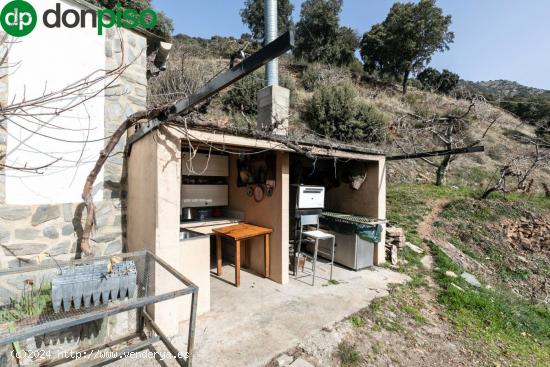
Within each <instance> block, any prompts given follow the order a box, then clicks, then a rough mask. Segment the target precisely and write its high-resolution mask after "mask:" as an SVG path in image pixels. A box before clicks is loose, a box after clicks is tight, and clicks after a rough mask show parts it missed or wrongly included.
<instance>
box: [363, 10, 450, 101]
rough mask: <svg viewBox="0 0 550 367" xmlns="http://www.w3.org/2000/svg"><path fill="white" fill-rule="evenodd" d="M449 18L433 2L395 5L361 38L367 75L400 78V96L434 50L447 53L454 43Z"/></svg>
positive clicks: (428, 60)
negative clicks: (374, 74)
mask: <svg viewBox="0 0 550 367" xmlns="http://www.w3.org/2000/svg"><path fill="white" fill-rule="evenodd" d="M450 25H451V16H450V15H444V14H443V10H442V9H441V8H439V7H437V6H436V2H435V0H420V2H418V3H396V4H394V5H393V6H392V7H391V9H390V12H389V14H388V16H387V17H386V19H385V20H384V21H383V22H382V23H379V24H375V25H374V26H373V27H372V28H371V30H370V31H369V32H366V33H365V34H364V35H363V39H362V41H361V58H362V59H363V62H364V64H365V70H366V71H368V72H374V71H378V72H380V73H381V74H387V75H391V76H394V77H395V78H396V79H398V78H401V81H402V86H403V94H405V93H406V92H407V82H408V80H409V77H410V76H411V74H413V73H416V72H418V71H420V70H421V69H423V68H424V66H425V65H426V64H428V63H429V62H430V60H431V58H432V55H433V54H434V53H435V52H436V51H441V52H442V51H446V50H448V49H449V45H450V44H451V43H452V42H453V40H454V34H453V32H450V31H449V26H450Z"/></svg>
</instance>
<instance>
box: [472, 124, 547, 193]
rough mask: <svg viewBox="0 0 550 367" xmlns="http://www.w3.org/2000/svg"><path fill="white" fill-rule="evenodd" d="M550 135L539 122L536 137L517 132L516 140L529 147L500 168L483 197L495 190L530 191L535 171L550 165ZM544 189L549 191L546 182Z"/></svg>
mask: <svg viewBox="0 0 550 367" xmlns="http://www.w3.org/2000/svg"><path fill="white" fill-rule="evenodd" d="M549 136H550V130H549V129H548V127H547V126H544V125H543V124H539V126H538V128H537V136H535V137H530V136H525V135H519V134H516V135H515V136H514V137H515V138H516V140H518V141H520V142H521V143H523V144H525V145H526V146H527V149H526V150H525V151H523V152H520V153H518V154H516V155H514V156H513V157H511V158H510V159H509V160H507V161H506V163H504V164H503V165H502V166H501V167H499V168H498V171H497V173H496V174H495V178H494V179H493V180H492V182H491V183H490V184H489V185H488V186H487V188H486V189H485V191H484V192H483V194H482V195H481V198H482V199H486V198H488V197H489V196H490V195H491V194H492V193H494V192H504V193H507V192H512V191H520V192H526V191H529V190H530V188H531V186H532V184H533V180H532V179H531V177H532V175H533V173H535V172H536V171H537V170H539V169H541V168H544V167H550V141H549V138H548V137H549ZM508 180H511V181H512V182H508ZM543 189H544V190H545V192H548V191H547V189H548V187H547V185H546V184H545V183H543Z"/></svg>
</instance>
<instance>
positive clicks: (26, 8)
mask: <svg viewBox="0 0 550 367" xmlns="http://www.w3.org/2000/svg"><path fill="white" fill-rule="evenodd" d="M37 19H38V17H37V15H36V10H34V7H33V6H32V5H31V4H29V3H28V2H26V1H24V0H14V1H11V2H9V3H7V4H6V6H4V8H3V9H2V12H1V13H0V24H1V25H2V28H4V31H6V33H7V34H9V35H11V36H14V37H23V36H26V35H27V34H29V33H31V32H32V31H33V30H34V27H36V21H37Z"/></svg>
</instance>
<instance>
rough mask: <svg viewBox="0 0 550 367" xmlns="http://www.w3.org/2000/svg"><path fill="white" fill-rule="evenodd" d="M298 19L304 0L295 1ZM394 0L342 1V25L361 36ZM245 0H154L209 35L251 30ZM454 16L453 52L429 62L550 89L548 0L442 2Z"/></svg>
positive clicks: (469, 75) (180, 23)
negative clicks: (244, 17)
mask: <svg viewBox="0 0 550 367" xmlns="http://www.w3.org/2000/svg"><path fill="white" fill-rule="evenodd" d="M291 1H292V3H293V4H294V8H295V9H294V20H295V21H298V20H299V15H300V6H301V3H302V2H303V0H291ZM394 2H395V1H394V0H344V7H343V10H342V14H341V17H340V19H341V21H340V23H341V25H344V26H348V27H351V28H353V29H355V30H356V31H357V32H358V33H359V34H360V35H362V34H363V33H364V32H366V31H368V30H369V29H370V28H371V27H372V25H374V24H376V23H379V22H381V21H383V20H384V18H385V17H386V15H387V13H388V11H389V9H390V7H391V6H392V4H393V3H394ZM243 4H244V0H153V5H154V6H155V7H156V8H157V9H159V10H162V11H164V12H166V13H167V14H168V15H170V16H171V17H172V19H173V20H174V24H175V28H176V30H175V33H184V34H188V35H190V36H196V37H204V38H210V37H211V36H214V35H220V36H235V37H239V36H240V35H241V34H242V33H246V32H248V28H247V27H246V26H245V25H243V23H242V21H241V18H240V16H239V10H240V9H241V8H242V7H243ZM438 5H439V6H440V7H442V8H443V11H444V13H445V14H450V15H452V17H453V23H452V25H451V30H452V31H453V32H454V33H455V41H454V43H453V44H452V45H451V49H450V51H447V52H444V53H438V54H436V55H434V57H433V59H432V63H431V66H433V67H435V68H437V69H449V70H451V71H454V72H457V73H458V74H459V75H460V76H461V78H462V79H466V80H472V81H483V80H495V79H508V80H513V81H517V82H518V83H521V84H524V85H527V86H531V87H536V88H542V89H548V90H550V70H549V66H550V22H549V21H548V19H549V16H550V1H549V0H438Z"/></svg>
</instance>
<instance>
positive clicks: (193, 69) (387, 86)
mask: <svg viewBox="0 0 550 367" xmlns="http://www.w3.org/2000/svg"><path fill="white" fill-rule="evenodd" d="M174 42H175V50H174V51H173V53H172V56H171V59H170V63H169V67H168V70H167V71H166V72H164V73H161V74H159V75H158V76H155V77H152V78H151V80H150V89H149V93H150V96H149V101H150V103H151V104H162V103H167V102H170V101H172V100H174V99H175V98H181V97H184V96H186V95H188V94H190V93H192V92H193V91H196V90H197V89H198V88H199V87H200V86H202V85H203V84H204V83H206V82H207V81H208V80H210V79H211V78H212V77H213V76H215V75H217V74H218V73H219V72H220V71H222V70H225V69H226V68H227V67H228V66H229V61H230V56H231V54H232V53H234V52H236V51H238V50H240V49H243V48H244V49H245V50H246V52H247V53H252V52H254V51H255V50H256V49H258V47H259V45H258V44H257V43H255V42H254V41H253V40H251V39H250V38H249V37H241V38H223V37H213V38H212V39H198V38H191V37H187V36H183V35H180V36H176V37H175V39H174ZM280 69H281V70H280V84H281V85H283V86H285V87H286V88H288V89H290V90H291V117H290V133H291V134H292V135H295V136H301V135H305V134H319V132H320V131H321V134H322V135H326V133H327V132H329V131H330V128H329V129H321V130H319V129H318V126H315V125H314V126H312V124H311V122H309V121H307V120H308V110H309V108H308V106H309V107H310V104H309V105H308V103H310V101H312V99H313V98H314V94H315V92H316V91H317V93H319V90H322V89H323V88H331V87H332V88H334V87H335V86H342V85H347V86H351V88H352V89H353V93H354V95H355V98H354V100H355V101H356V102H355V103H357V104H359V105H361V106H365V107H364V108H363V110H364V111H367V112H368V113H367V114H366V115H365V113H363V114H362V116H361V118H363V119H364V121H377V122H376V123H378V124H379V123H380V122H382V123H383V134H380V133H379V132H378V133H376V134H375V135H376V136H375V137H376V139H364V138H362V139H360V140H359V141H357V140H354V139H351V143H352V144H356V145H369V144H370V145H372V144H373V141H375V142H376V144H377V145H378V147H382V148H383V149H384V150H386V151H387V152H388V154H390V155H391V154H402V153H403V149H406V150H407V152H411V151H412V149H416V150H419V151H427V150H434V149H444V147H443V146H442V145H441V144H440V142H438V141H436V140H434V139H432V137H430V136H429V135H427V133H426V125H427V122H426V121H428V120H430V119H433V118H434V117H445V116H448V115H452V114H455V115H460V114H462V113H465V112H466V111H468V108H469V106H470V103H471V102H470V100H467V99H460V98H455V97H452V96H447V95H443V94H438V93H433V92H429V91H425V90H423V89H421V88H420V86H419V84H417V82H416V81H412V82H410V83H409V84H410V86H409V90H408V93H407V94H405V95H403V94H402V93H401V91H400V86H399V85H398V84H395V83H391V82H382V81H376V80H373V79H371V78H369V77H367V76H366V75H365V73H364V72H363V70H362V68H361V66H360V65H359V67H357V65H354V64H352V65H350V66H348V67H338V66H333V65H325V64H319V63H307V62H303V61H300V60H296V59H295V58H294V57H292V56H291V55H285V56H284V57H282V58H281V59H280ZM263 86H264V81H263V71H262V70H260V71H257V72H256V73H254V74H252V75H250V76H248V77H246V78H245V79H243V80H242V81H240V82H238V83H236V84H235V85H234V86H232V87H231V88H229V89H227V90H225V91H223V92H222V93H221V94H220V95H219V96H217V97H216V98H214V99H212V100H211V101H210V102H209V104H208V105H207V106H204V108H202V110H201V113H200V114H197V115H195V117H194V118H195V119H196V120H201V121H208V122H211V123H216V124H219V125H221V126H234V125H236V126H241V127H246V126H255V119H256V116H255V113H256V93H257V91H258V90H259V89H261V88H262V87H263ZM365 116H366V117H365ZM373 119H374V120H373ZM494 119H496V120H497V121H496V122H495V123H494V124H493V125H491V128H490V129H489V130H488V131H487V132H486V129H487V128H488V127H489V126H490V123H491V122H492V121H493V120H494ZM317 120H318V119H317ZM317 120H316V121H317ZM463 124H464V125H465V126H466V129H465V131H464V133H463V134H462V135H461V138H462V139H463V141H464V144H469V143H471V142H474V141H477V140H481V141H480V143H479V144H480V145H483V146H485V153H484V154H469V155H461V156H458V157H456V159H455V160H454V161H453V162H452V164H451V165H450V168H449V172H448V184H450V185H459V186H460V185H472V186H475V187H478V188H483V187H486V186H487V185H488V184H489V183H490V182H492V181H494V180H495V179H496V178H497V177H498V173H499V169H500V168H501V167H502V166H503V165H504V164H505V163H506V162H507V160H509V159H510V157H512V156H520V155H522V154H527V152H529V151H530V150H531V149H532V147H531V146H530V145H529V144H527V143H526V141H525V137H531V138H535V137H536V136H537V127H536V126H533V125H532V124H529V123H526V122H524V121H522V120H520V119H519V118H517V117H516V116H514V115H513V114H511V113H508V112H507V111H506V110H504V109H502V108H499V107H497V106H494V105H492V104H491V103H488V102H484V101H483V100H478V101H477V102H476V106H475V108H474V109H473V111H471V112H470V113H469V114H468V115H467V117H466V118H465V119H464V122H463ZM405 126H406V128H405ZM351 128H352V130H350V131H351V133H350V134H348V135H349V136H353V135H354V133H353V125H351ZM485 132H486V135H485V136H484V137H483V139H481V137H482V136H483V134H484V133H485ZM341 137H342V136H341V135H340V136H338V135H333V136H330V135H328V138H330V139H334V140H335V139H336V138H341ZM345 137H346V135H345V136H344V138H345ZM413 138H416V140H414V139H413ZM366 141H370V143H366ZM413 143H414V144H416V145H415V146H414V148H413V147H412V146H413ZM435 173H436V170H435V168H434V167H433V166H432V165H430V164H428V163H426V162H424V161H422V160H406V161H400V162H394V163H391V164H390V166H389V171H388V178H389V180H390V182H421V183H426V182H434V181H435ZM531 178H532V179H533V180H534V181H533V183H532V184H531V185H530V189H531V190H533V191H537V192H542V191H543V187H542V186H541V185H542V183H544V182H550V169H549V168H548V167H542V169H540V170H537V171H536V172H534V173H533V175H532V176H531ZM512 184H513V183H512Z"/></svg>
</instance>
